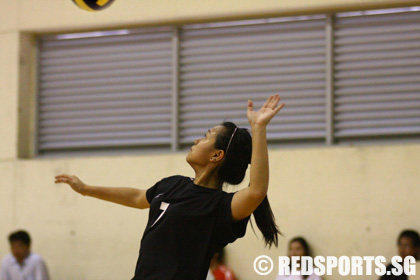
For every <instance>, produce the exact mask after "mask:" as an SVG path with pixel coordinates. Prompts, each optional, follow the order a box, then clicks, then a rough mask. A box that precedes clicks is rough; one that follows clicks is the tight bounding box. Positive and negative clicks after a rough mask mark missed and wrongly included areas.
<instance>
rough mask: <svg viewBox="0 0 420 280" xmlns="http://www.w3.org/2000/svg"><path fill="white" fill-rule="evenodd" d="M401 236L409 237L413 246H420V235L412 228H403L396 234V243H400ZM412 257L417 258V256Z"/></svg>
mask: <svg viewBox="0 0 420 280" xmlns="http://www.w3.org/2000/svg"><path fill="white" fill-rule="evenodd" d="M403 237H406V238H410V239H411V243H412V245H413V247H414V248H420V236H419V234H418V232H417V231H415V230H412V229H406V230H403V231H402V232H401V233H400V235H399V236H398V240H397V245H399V244H400V241H401V239H402V238H403ZM414 257H415V258H416V259H417V256H414Z"/></svg>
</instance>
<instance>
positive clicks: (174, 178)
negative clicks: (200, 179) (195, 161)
mask: <svg viewBox="0 0 420 280" xmlns="http://www.w3.org/2000/svg"><path fill="white" fill-rule="evenodd" d="M193 180H194V179H193V178H190V177H186V176H182V175H173V176H169V177H165V178H163V179H162V180H161V182H162V183H176V182H191V181H193Z"/></svg>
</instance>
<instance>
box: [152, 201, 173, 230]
mask: <svg viewBox="0 0 420 280" xmlns="http://www.w3.org/2000/svg"><path fill="white" fill-rule="evenodd" d="M168 206H169V203H166V202H163V201H162V203H161V204H160V207H159V209H160V210H163V212H162V213H160V215H159V217H158V218H157V219H156V221H155V222H154V223H153V225H151V226H150V227H153V226H154V225H155V224H156V222H157V221H159V219H160V218H162V216H163V214H165V212H166V209H168Z"/></svg>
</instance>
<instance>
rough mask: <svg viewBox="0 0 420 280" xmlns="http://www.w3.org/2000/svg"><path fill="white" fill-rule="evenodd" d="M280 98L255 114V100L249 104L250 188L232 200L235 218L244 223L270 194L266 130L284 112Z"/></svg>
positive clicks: (270, 100)
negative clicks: (272, 120)
mask: <svg viewBox="0 0 420 280" xmlns="http://www.w3.org/2000/svg"><path fill="white" fill-rule="evenodd" d="M279 101H280V96H278V95H274V96H270V98H268V99H267V101H266V102H265V104H264V105H263V106H262V107H261V109H260V110H259V111H254V106H253V103H252V101H251V100H248V111H247V117H248V121H249V124H250V125H251V133H252V157H251V170H250V185H249V188H245V189H242V190H240V191H238V192H237V193H235V195H234V196H233V198H232V204H231V208H232V218H233V220H234V221H239V220H242V219H244V218H246V217H248V216H249V215H251V214H252V213H253V212H254V211H255V209H257V207H258V206H259V205H260V204H261V202H262V201H263V200H264V198H265V196H266V195H267V191H268V177H269V174H268V173H269V172H268V150H267V130H266V127H267V125H268V123H269V122H270V121H271V119H272V118H273V117H274V116H275V115H276V114H277V113H278V112H279V111H280V110H281V108H283V106H284V103H282V104H280V105H279V106H278V104H279Z"/></svg>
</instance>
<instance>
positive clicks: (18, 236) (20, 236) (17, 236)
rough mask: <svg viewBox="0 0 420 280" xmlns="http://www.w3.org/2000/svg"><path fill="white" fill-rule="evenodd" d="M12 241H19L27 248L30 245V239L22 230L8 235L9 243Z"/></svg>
mask: <svg viewBox="0 0 420 280" xmlns="http://www.w3.org/2000/svg"><path fill="white" fill-rule="evenodd" d="M13 241H21V242H22V243H24V244H25V245H27V246H29V245H31V237H30V236H29V234H28V233H27V232H26V231H24V230H19V231H15V232H12V233H11V234H10V235H9V242H10V243H12V242H13Z"/></svg>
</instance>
